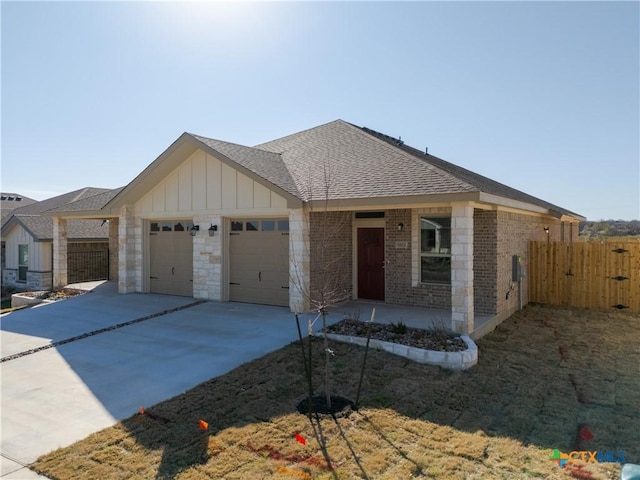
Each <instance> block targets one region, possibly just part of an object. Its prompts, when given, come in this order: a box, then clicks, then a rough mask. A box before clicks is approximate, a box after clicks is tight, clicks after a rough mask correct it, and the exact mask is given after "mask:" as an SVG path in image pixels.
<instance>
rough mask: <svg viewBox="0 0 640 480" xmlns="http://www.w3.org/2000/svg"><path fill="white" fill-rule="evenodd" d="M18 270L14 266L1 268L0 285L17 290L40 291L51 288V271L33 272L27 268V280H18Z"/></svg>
mask: <svg viewBox="0 0 640 480" xmlns="http://www.w3.org/2000/svg"><path fill="white" fill-rule="evenodd" d="M17 278H18V270H17V269H15V268H3V269H2V285H3V286H11V287H14V288H15V289H16V290H18V291H40V290H51V289H52V288H53V272H52V271H51V270H49V271H45V272H35V271H32V270H27V281H26V282H18V281H17Z"/></svg>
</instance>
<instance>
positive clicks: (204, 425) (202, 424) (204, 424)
mask: <svg viewBox="0 0 640 480" xmlns="http://www.w3.org/2000/svg"><path fill="white" fill-rule="evenodd" d="M198 426H199V427H200V430H209V424H208V423H207V422H205V421H204V420H200V422H199V423H198Z"/></svg>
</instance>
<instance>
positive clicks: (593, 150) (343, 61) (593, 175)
mask: <svg viewBox="0 0 640 480" xmlns="http://www.w3.org/2000/svg"><path fill="white" fill-rule="evenodd" d="M1 15H2V38H1V39H2V148H1V153H2V181H1V182H2V183H1V186H2V191H10V192H18V193H21V194H23V195H27V196H30V197H33V198H36V199H44V198H47V197H50V196H53V195H56V194H59V193H64V192H67V191H71V190H74V189H77V188H81V187H84V186H94V187H105V188H115V187H118V186H122V185H125V184H127V183H128V182H130V181H131V180H132V179H133V178H134V177H135V176H136V175H137V174H138V173H140V172H141V171H142V170H143V169H144V168H145V167H146V166H147V165H148V164H149V163H151V162H152V161H153V160H154V159H155V158H156V157H157V156H158V155H159V154H160V153H162V151H163V150H164V149H166V148H167V147H168V146H169V145H170V144H171V143H172V142H173V141H174V140H175V139H176V138H177V137H178V136H179V135H180V134H181V133H182V132H184V131H188V132H192V133H197V134H200V135H204V136H209V137H212V138H218V139H221V140H226V141H231V142H236V143H240V144H244V145H255V144H258V143H261V142H264V141H267V140H271V139H274V138H278V137H281V136H284V135H288V134H290V133H294V132H297V131H300V130H303V129H307V128H310V127H313V126H316V125H320V124H323V123H326V122H329V121H332V120H335V119H337V118H341V119H343V120H346V121H349V122H351V123H355V124H357V125H360V126H366V127H369V128H372V129H374V130H378V131H381V132H384V133H386V134H389V135H392V136H402V139H403V140H404V141H405V143H407V144H408V145H411V146H414V147H416V148H424V147H427V146H428V147H429V153H431V154H433V155H436V156H439V157H441V158H444V159H445V160H449V161H451V162H453V163H456V164H458V165H461V166H463V167H466V168H469V169H471V170H473V171H475V172H478V173H481V174H483V175H486V176H488V177H491V178H493V179H495V180H498V181H500V182H503V183H506V184H508V185H510V186H512V187H515V188H518V189H520V190H523V191H525V192H527V193H530V194H532V195H535V196H538V197H541V198H543V199H545V200H548V201H550V202H553V203H556V204H558V205H560V206H562V207H565V208H568V209H570V210H573V211H575V212H577V213H580V214H582V215H584V216H586V217H588V218H589V219H591V220H596V219H601V218H622V219H634V218H635V219H637V218H640V165H639V164H640V121H639V111H640V95H639V90H640V78H639V77H640V4H639V3H638V2H470V3H467V2H421V3H417V2H416V3H392V2H375V3H360V2H356V3H339V2H335V3H184V2H183V3H173V2H162V3H155V2H154V3H152V2H118V3H115V2H114V3H110V2H101V3H98V2H69V3H67V2H64V3H63V2H5V1H3V2H2V6H1Z"/></svg>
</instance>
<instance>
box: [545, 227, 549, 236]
mask: <svg viewBox="0 0 640 480" xmlns="http://www.w3.org/2000/svg"><path fill="white" fill-rule="evenodd" d="M544 233H546V234H547V235H549V227H544Z"/></svg>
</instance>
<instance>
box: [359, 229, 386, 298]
mask: <svg viewBox="0 0 640 480" xmlns="http://www.w3.org/2000/svg"><path fill="white" fill-rule="evenodd" d="M358 298H366V299H368V300H384V228H358Z"/></svg>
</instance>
